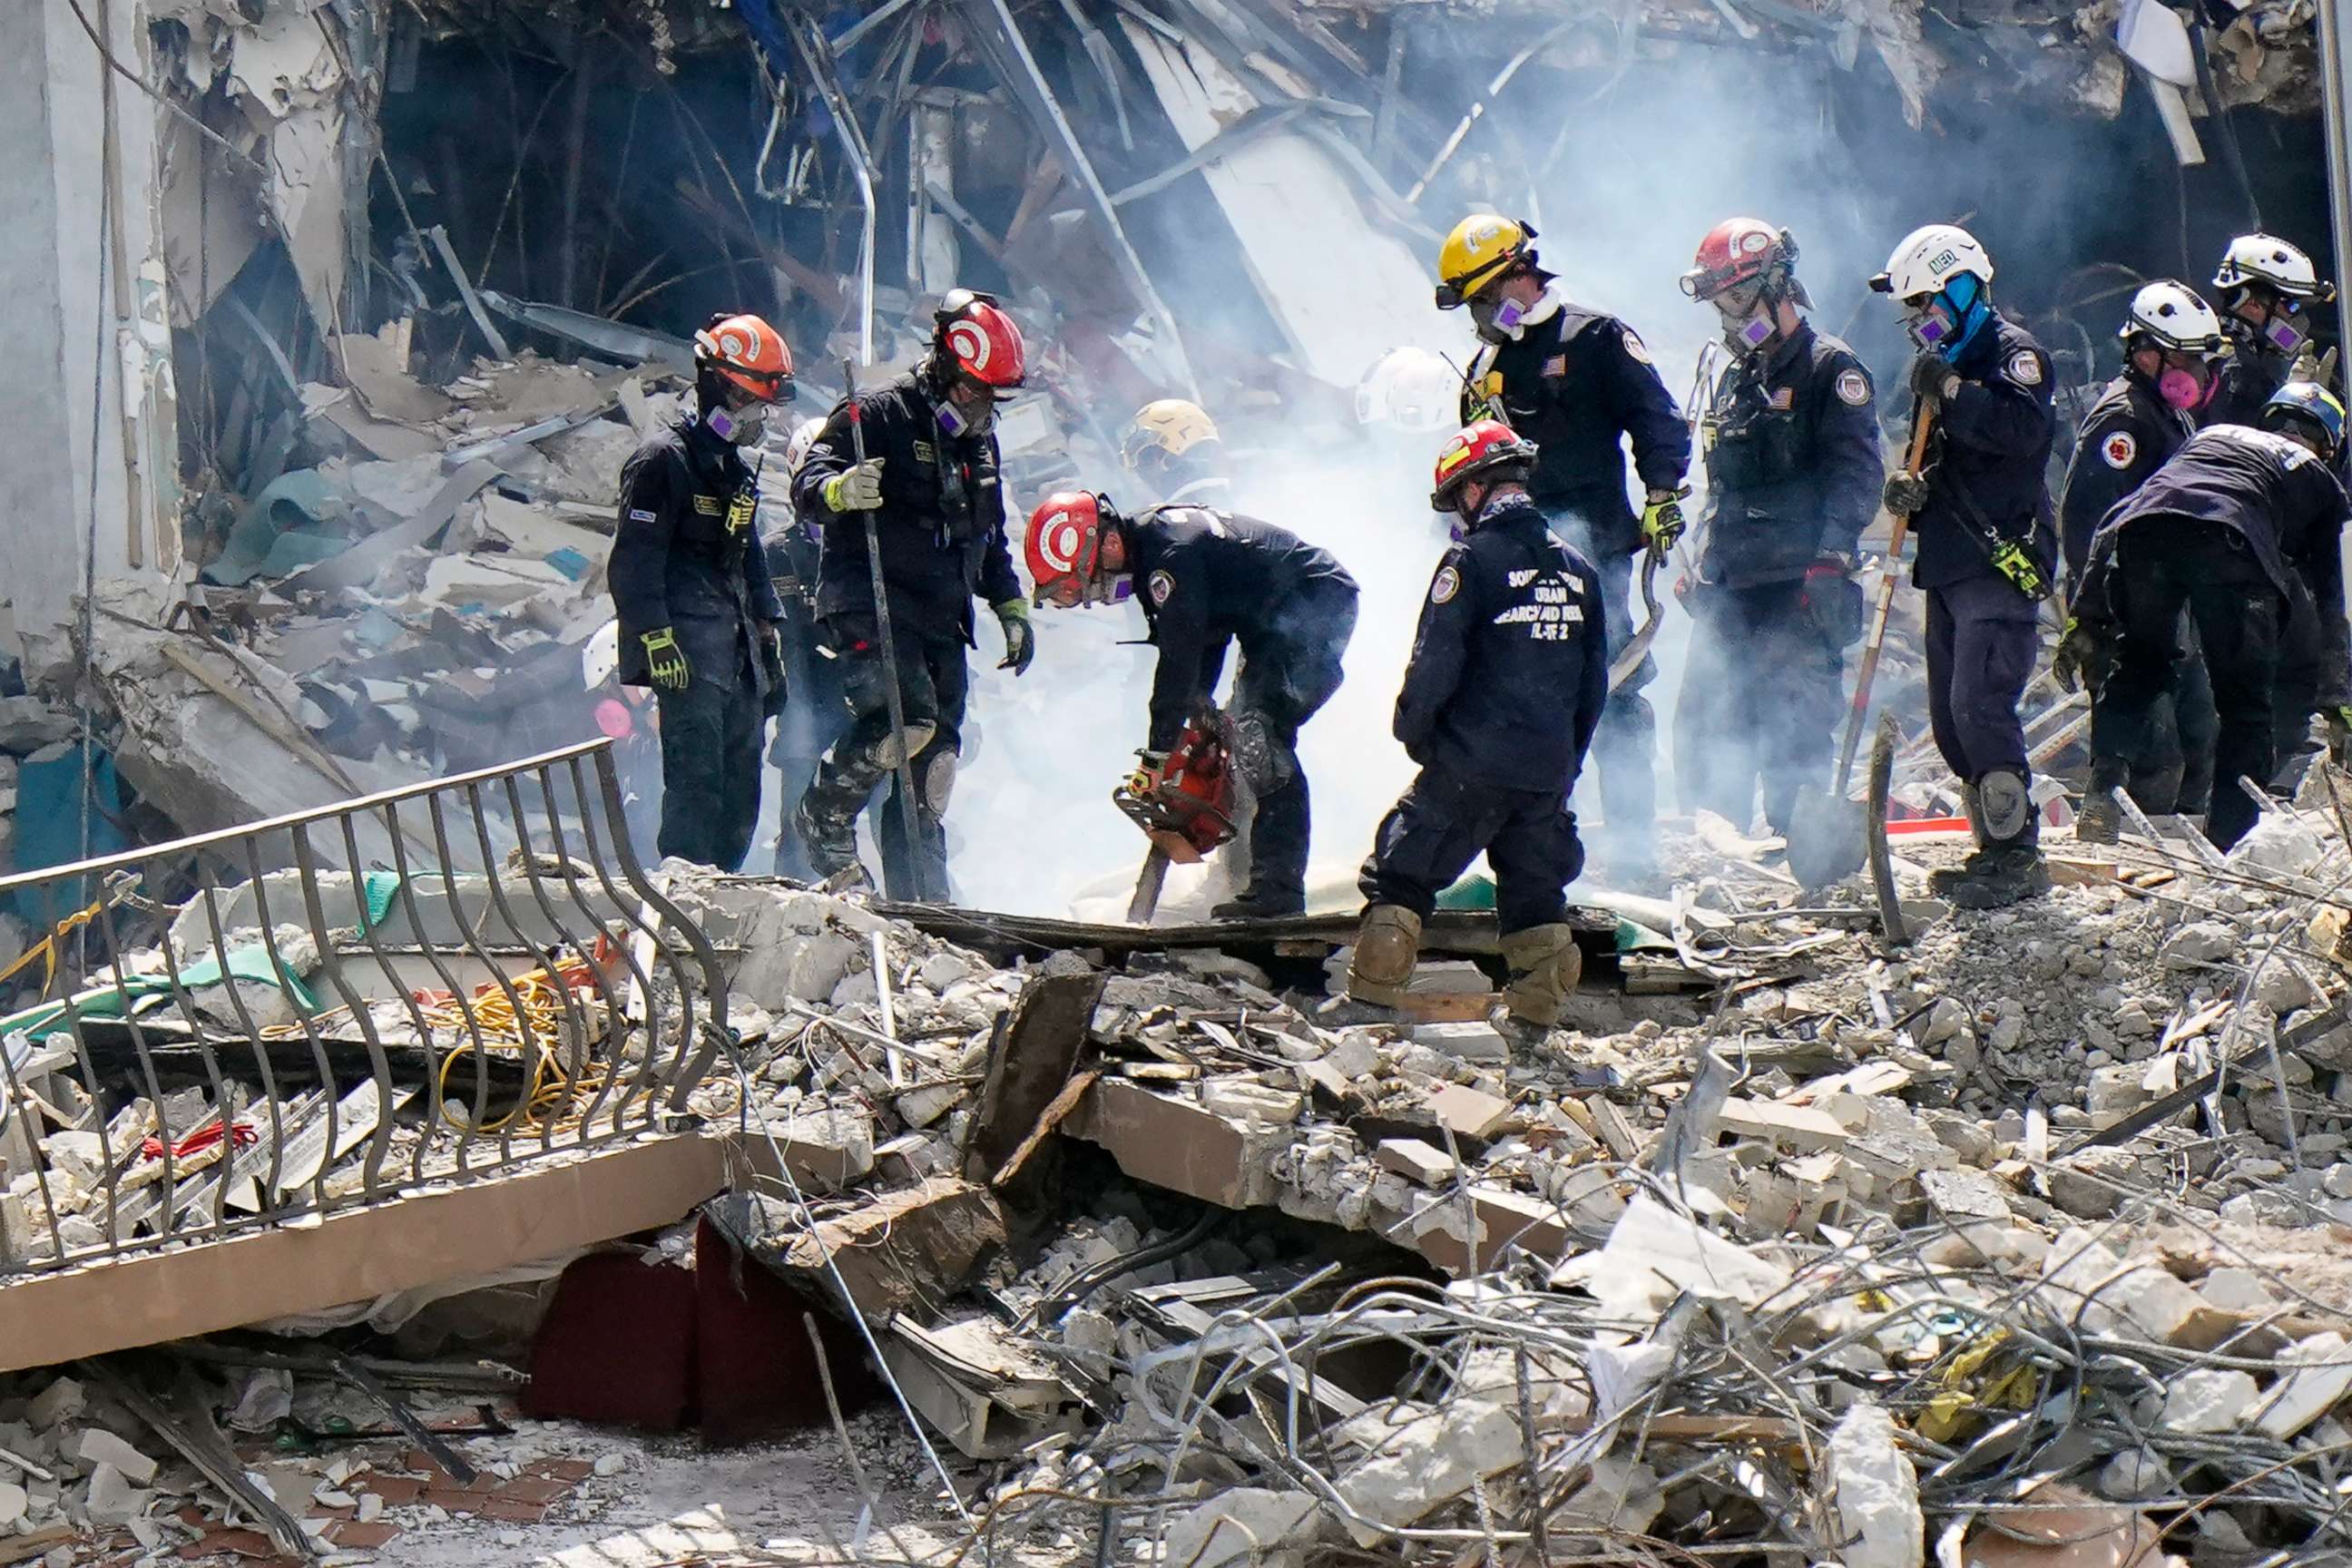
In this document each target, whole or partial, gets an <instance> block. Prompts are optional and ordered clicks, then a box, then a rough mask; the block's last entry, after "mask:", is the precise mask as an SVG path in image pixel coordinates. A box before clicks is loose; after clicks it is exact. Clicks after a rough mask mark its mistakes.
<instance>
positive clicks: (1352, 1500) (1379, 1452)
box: [1339, 1397, 1526, 1548]
mask: <svg viewBox="0 0 2352 1568" xmlns="http://www.w3.org/2000/svg"><path fill="white" fill-rule="evenodd" d="M1525 1456H1526V1447H1525V1440H1524V1437H1523V1435H1522V1430H1521V1427H1520V1426H1519V1416H1518V1410H1517V1403H1516V1401H1514V1402H1513V1403H1511V1404H1508V1405H1507V1404H1505V1403H1504V1402H1503V1401H1501V1400H1499V1399H1480V1398H1467V1397H1465V1398H1456V1399H1454V1400H1453V1401H1451V1402H1450V1403H1448V1404H1447V1405H1444V1407H1443V1408H1442V1409H1439V1410H1436V1411H1433V1412H1432V1413H1431V1414H1429V1415H1422V1416H1417V1417H1415V1418H1414V1419H1413V1420H1412V1421H1409V1422H1406V1423H1405V1424H1404V1425H1403V1426H1398V1427H1396V1428H1394V1429H1392V1430H1391V1431H1389V1432H1387V1433H1385V1434H1384V1435H1383V1436H1381V1439H1380V1442H1379V1446H1378V1447H1377V1448H1376V1449H1375V1450H1374V1451H1373V1454H1372V1456H1371V1458H1368V1459H1366V1460H1365V1461H1364V1462H1363V1463H1362V1464H1361V1465H1360V1466H1358V1467H1357V1468H1355V1469H1354V1470H1351V1471H1350V1472H1349V1473H1348V1474H1347V1475H1346V1476H1344V1477H1342V1478H1340V1480H1339V1496H1340V1498H1341V1499H1342V1500H1345V1501H1346V1503H1347V1504H1348V1506H1349V1508H1351V1509H1353V1510H1356V1512H1358V1513H1359V1514H1361V1515H1363V1516H1364V1517H1365V1518H1367V1519H1370V1520H1374V1521H1379V1522H1380V1523H1381V1524H1386V1525H1408V1524H1412V1522H1413V1521H1416V1520H1419V1519H1421V1518H1422V1517H1423V1516H1424V1515H1426V1514H1427V1513H1429V1512H1430V1511H1431V1510H1433V1509H1435V1508H1437V1507H1438V1506H1439V1505H1441V1504H1443V1503H1446V1502H1450V1501H1452V1500H1454V1499H1455V1498H1457V1497H1460V1496H1461V1495H1462V1494H1463V1493H1464V1492H1465V1491H1468V1490H1469V1489H1470V1483H1471V1482H1472V1481H1473V1480H1476V1479H1483V1478H1485V1477H1487V1476H1491V1475H1496V1474H1497V1473H1499V1472H1501V1471H1504V1470H1507V1469H1511V1468H1515V1467H1516V1466H1517V1465H1519V1464H1520V1463H1522V1462H1523V1461H1524V1458H1525ZM1347 1528H1348V1532H1349V1534H1350V1535H1352V1536H1354V1537H1355V1539H1356V1544H1358V1545H1359V1546H1362V1547H1366V1548H1370V1547H1371V1546H1374V1545H1377V1544H1378V1543H1379V1542H1380V1541H1381V1539H1382V1532H1381V1531H1379V1530H1377V1529H1374V1528H1372V1527H1370V1525H1365V1524H1360V1523H1356V1522H1354V1521H1349V1523H1348V1527H1347Z"/></svg>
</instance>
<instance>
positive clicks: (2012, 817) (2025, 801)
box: [1976, 768, 2033, 844]
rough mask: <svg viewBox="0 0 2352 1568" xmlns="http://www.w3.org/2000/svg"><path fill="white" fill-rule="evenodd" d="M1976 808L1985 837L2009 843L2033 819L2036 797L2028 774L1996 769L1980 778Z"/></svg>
mask: <svg viewBox="0 0 2352 1568" xmlns="http://www.w3.org/2000/svg"><path fill="white" fill-rule="evenodd" d="M1976 795H1977V810H1978V813H1979V821H1980V822H1981V823H1982V825H1983V830H1984V836H1985V837H1986V839H1987V840H1988V841H1990V842H1992V843H1997V844H2006V843H2008V842H2010V841H2011V840H2012V839H2015V838H2018V837H2022V836H2023V834H2024V832H2025V830H2026V829H2027V828H2028V827H2029V826H2032V822H2033V796H2032V795H2031V794H2029V793H2028V791H2027V788H2026V784H2025V775H2024V774H2023V773H2013V772H2011V770H2009V769H2008V768H1995V769H1994V770H1993V771H1992V772H1990V773H1987V774H1985V775H1984V776H1983V777H1982V778H1979V779H1978V780H1977V789H1976Z"/></svg>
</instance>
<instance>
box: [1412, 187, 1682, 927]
mask: <svg viewBox="0 0 2352 1568" xmlns="http://www.w3.org/2000/svg"><path fill="white" fill-rule="evenodd" d="M1535 240H1536V231H1535V230H1534V229H1533V228H1532V227H1530V226H1528V225H1526V224H1524V223H1517V222H1514V221H1512V220H1511V219H1509V218H1506V217H1499V216H1495V215H1493V214H1479V215H1474V216H1470V217H1466V218H1464V219H1463V220H1462V221H1461V222H1460V223H1459V224H1457V225H1455V226H1454V232H1453V233H1452V234H1451V235H1449V236H1447V237H1446V239H1445V244H1444V247H1443V248H1442V249H1441V250H1440V251H1439V252H1438V261H1437V273H1438V285H1437V306H1438V309H1440V310H1456V309H1462V308H1465V307H1466V308H1467V309H1468V310H1469V311H1470V317H1471V320H1472V321H1473V322H1474V323H1475V326H1476V328H1477V332H1478V337H1479V339H1480V341H1481V342H1482V343H1483V344H1484V346H1483V347H1482V348H1481V349H1480V350H1479V352H1478V354H1477V356H1476V357H1475V358H1474V359H1473V360H1472V361H1471V363H1470V373H1469V374H1468V376H1467V377H1466V378H1465V382H1466V384H1465V388H1464V393H1463V398H1462V421H1463V423H1464V424H1465V425H1466V424H1469V423H1470V422H1472V421H1473V420H1476V419H1480V418H1489V417H1491V418H1495V419H1500V420H1503V421H1506V422H1507V423H1508V424H1509V425H1510V426H1511V428H1512V429H1514V430H1516V431H1517V432H1519V433H1520V434H1521V435H1523V436H1525V437H1527V438H1528V440H1529V441H1530V442H1532V443H1533V444H1534V445H1535V446H1536V447H1537V448H1538V452H1539V454H1540V455H1539V457H1538V459H1537V462H1536V468H1535V471H1534V473H1533V475H1532V476H1531V477H1530V479H1528V486H1527V488H1528V493H1529V495H1531V496H1532V497H1533V498H1534V500H1535V502H1536V504H1537V505H1538V507H1540V508H1542V509H1543V510H1544V512H1545V514H1546V515H1547V516H1548V517H1549V518H1550V520H1551V522H1552V526H1553V527H1554V529H1556V530H1557V531H1559V533H1560V535H1561V537H1562V538H1564V539H1566V540H1567V541H1568V542H1570V544H1572V545H1574V546H1575V547H1576V548H1577V550H1578V551H1579V552H1580V553H1581V554H1582V555H1583V556H1584V557H1585V558H1586V559H1587V560H1588V561H1589V562H1590V563H1591V564H1592V566H1593V567H1594V569H1595V570H1597V571H1598V572H1599V573H1600V574H1601V595H1602V599H1603V602H1604V607H1605V609H1606V611H1607V617H1608V628H1609V647H1610V650H1611V655H1612V658H1613V657H1614V655H1615V653H1616V650H1618V649H1620V648H1622V647H1624V646H1625V644H1626V643H1627V642H1629V641H1631V640H1632V638H1633V559H1634V557H1635V556H1636V555H1638V554H1640V553H1641V552H1642V551H1643V547H1644V546H1645V545H1646V546H1647V547H1648V548H1649V549H1650V550H1651V551H1652V552H1653V560H1656V559H1660V558H1663V556H1664V552H1666V551H1668V550H1670V549H1672V548H1673V546H1674V542H1675V540H1676V539H1678V538H1680V537H1681V536H1682V531H1683V511H1682V504H1681V498H1682V497H1683V496H1684V495H1686V494H1687V493H1689V492H1688V489H1687V487H1686V486H1685V484H1684V483H1683V478H1684V475H1685V472H1686V471H1687V470H1688V468H1689V467H1690V431H1689V430H1688V429H1687V428H1686V427H1685V426H1684V424H1683V419H1682V416H1681V414H1680V413H1678V412H1677V411H1676V410H1675V400H1674V397H1673V395H1671V394H1670V393H1668V392H1667V391H1666V387H1665V384H1664V382H1663V381H1661V380H1659V378H1658V370H1657V366H1656V364H1655V363H1653V362H1652V360H1651V358H1650V351H1649V350H1648V348H1646V347H1645V346H1643V342H1642V340H1641V338H1640V337H1639V336H1637V335H1636V334H1635V333H1634V331H1633V329H1632V328H1631V327H1628V326H1626V325H1625V324H1624V323H1623V322H1622V321H1619V320H1617V318H1615V317H1614V316H1607V315H1602V314H1601V313H1600V312H1598V311H1595V310H1584V309H1582V308H1581V307H1579V306H1576V305H1572V304H1570V302H1569V301H1568V300H1566V299H1565V298H1563V297H1562V295H1561V293H1560V291H1559V289H1557V288H1555V287H1554V278H1553V275H1552V274H1551V273H1549V272H1548V271H1546V270H1545V269H1544V268H1543V267H1542V266H1541V265H1540V264H1539V263H1538V259H1537V256H1536V248H1535ZM1627 437H1631V438H1632V440H1633V466H1634V468H1635V469H1636V470H1637V471H1638V472H1639V474H1640V476H1641V479H1642V484H1643V503H1642V510H1641V511H1640V513H1639V514H1638V515H1637V514H1636V513H1635V512H1634V510H1633V508H1632V507H1631V506H1630V505H1629V504H1628V503H1627V500H1626V489H1625V453H1624V447H1623V445H1622V443H1623V442H1624V440H1625V439H1626V438H1627ZM1656 673H1657V672H1656V669H1655V667H1654V666H1653V665H1652V664H1651V663H1650V662H1649V661H1648V660H1646V659H1645V660H1643V664H1642V667H1641V668H1640V669H1639V671H1637V672H1636V673H1635V674H1633V676H1632V677H1630V678H1629V679H1627V680H1626V681H1625V683H1624V684H1623V685H1622V687H1620V688H1619V689H1617V690H1616V691H1615V692H1614V693H1613V694H1612V696H1611V698H1610V700H1609V705H1608V710H1607V711H1606V712H1605V713H1603V715H1602V716H1601V730H1600V732H1599V736H1598V738H1597V739H1596V740H1595V741H1594V742H1593V750H1594V754H1595V756H1596V758H1597V759H1598V761H1599V763H1600V769H1601V817H1602V821H1601V852H1602V855H1603V858H1606V859H1607V860H1608V862H1609V865H1610V869H1611V870H1612V872H1613V873H1615V874H1616V876H1617V877H1618V878H1619V879H1621V880H1622V881H1625V882H1627V883H1628V884H1631V885H1642V884H1647V883H1652V882H1654V879H1655V878H1656V875H1657V872H1656V859H1655V857H1656V849H1655V847H1654V843H1653V842H1652V837H1653V835H1652V822H1653V819H1654V817H1655V816H1656V814H1657V787H1656V783H1655V780H1654V776H1653V769H1654V762H1655V753H1656V751H1657V718H1656V715H1655V714H1654V712H1653V711H1652V710H1651V707H1650V701H1649V699H1648V698H1646V697H1644V696H1643V695H1642V689H1643V687H1645V686H1647V685H1648V684H1649V683H1650V682H1651V681H1652V680H1653V679H1655V678H1656Z"/></svg>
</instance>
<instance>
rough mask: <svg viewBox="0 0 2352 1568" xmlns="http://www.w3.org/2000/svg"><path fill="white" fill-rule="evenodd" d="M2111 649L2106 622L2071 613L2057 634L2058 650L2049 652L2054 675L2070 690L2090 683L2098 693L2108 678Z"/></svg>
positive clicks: (2092, 693) (2052, 675)
mask: <svg viewBox="0 0 2352 1568" xmlns="http://www.w3.org/2000/svg"><path fill="white" fill-rule="evenodd" d="M2109 653H2110V649H2109V647H2108V645H2107V635H2106V628H2105V626H2102V625H2100V624H2098V623H2097V622H2091V621H2084V620H2083V619H2082V618H2080V617H2079V616H2067V617H2066V629H2065V630H2064V631H2063V632H2061V633H2059V634H2058V647H2057V650H2056V651H2055V652H2053V654H2052V655H2051V656H2050V674H2051V677H2052V679H2054V680H2056V681H2057V682H2058V684H2059V685H2060V686H2062V687H2063V688H2064V689H2066V690H2068V691H2073V690H2075V689H2078V688H2080V687H2083V686H2086V685H2087V686H2088V687H2089V688H2090V689H2091V695H2093V696H2094V697H2095V696H2097V695H2098V693H2099V688H2100V687H2101V686H2103V685H2104V684H2105V682H2106V679H2107V666H2108V662H2109Z"/></svg>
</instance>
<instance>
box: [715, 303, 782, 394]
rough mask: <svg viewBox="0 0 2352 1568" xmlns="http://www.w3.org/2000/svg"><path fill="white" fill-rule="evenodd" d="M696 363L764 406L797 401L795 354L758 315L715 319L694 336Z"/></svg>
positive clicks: (780, 333) (779, 335) (777, 332)
mask: <svg viewBox="0 0 2352 1568" xmlns="http://www.w3.org/2000/svg"><path fill="white" fill-rule="evenodd" d="M694 363H696V364H697V365H698V366H699V367H701V368H702V369H705V370H708V371H710V372H712V373H714V374H717V375H718V376H719V379H720V380H722V381H725V382H728V383H730V384H732V385H734V386H738V387H740V388H741V389H742V390H743V391H745V392H748V393H750V394H751V395H752V396H754V397H756V398H758V399H759V400H760V401H761V402H762V403H790V402H791V401H792V400H793V351H792V350H790V349H788V348H786V347H785V346H784V335H783V334H782V332H780V331H776V329H775V328H773V327H772V326H770V325H768V323H767V322H765V321H761V319H760V318H759V317H757V316H713V317H711V318H710V320H709V323H708V324H706V325H705V326H704V327H703V329H702V330H701V331H698V332H697V333H695V334H694Z"/></svg>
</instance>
